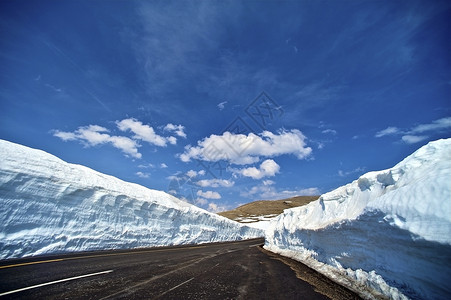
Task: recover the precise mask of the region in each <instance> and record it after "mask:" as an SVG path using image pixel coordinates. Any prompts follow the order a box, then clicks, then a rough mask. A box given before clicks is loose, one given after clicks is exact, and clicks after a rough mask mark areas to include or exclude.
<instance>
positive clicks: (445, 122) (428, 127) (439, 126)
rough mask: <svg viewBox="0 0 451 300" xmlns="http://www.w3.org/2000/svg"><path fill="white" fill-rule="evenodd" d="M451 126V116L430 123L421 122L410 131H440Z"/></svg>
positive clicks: (411, 132) (412, 132) (414, 132)
mask: <svg viewBox="0 0 451 300" xmlns="http://www.w3.org/2000/svg"><path fill="white" fill-rule="evenodd" d="M449 128H451V117H447V118H442V119H438V120H435V121H432V123H429V124H420V125H418V126H415V127H414V128H412V129H411V130H410V131H409V132H408V133H410V134H416V133H423V132H426V131H438V130H443V129H449Z"/></svg>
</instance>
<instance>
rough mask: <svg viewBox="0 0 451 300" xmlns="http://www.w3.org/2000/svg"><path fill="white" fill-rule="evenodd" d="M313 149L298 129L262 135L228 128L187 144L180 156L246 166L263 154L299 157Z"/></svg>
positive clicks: (302, 157) (301, 157) (185, 159)
mask: <svg viewBox="0 0 451 300" xmlns="http://www.w3.org/2000/svg"><path fill="white" fill-rule="evenodd" d="M311 152H312V149H311V148H310V147H307V146H306V137H305V136H304V135H303V134H302V132H301V131H299V130H297V129H292V130H290V131H286V130H281V131H279V132H278V133H277V134H274V133H272V132H270V131H264V132H262V133H261V134H259V135H256V134H254V133H249V134H248V135H245V134H235V133H231V132H228V131H226V132H224V133H223V134H222V135H215V134H212V135H210V136H209V137H206V138H204V139H203V140H201V141H198V142H197V146H191V145H188V146H186V147H185V151H184V153H182V154H180V156H179V157H180V160H181V161H183V162H189V161H191V160H192V159H199V160H203V161H210V162H216V161H219V160H225V161H228V162H229V163H231V164H237V165H246V164H252V163H256V162H258V161H259V160H260V157H275V156H280V155H284V154H292V155H295V156H296V157H297V158H298V159H304V158H306V157H307V156H309V155H310V154H311Z"/></svg>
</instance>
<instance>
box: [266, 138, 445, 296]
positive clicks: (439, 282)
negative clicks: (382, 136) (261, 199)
mask: <svg viewBox="0 0 451 300" xmlns="http://www.w3.org/2000/svg"><path fill="white" fill-rule="evenodd" d="M265 248H266V249H268V250H271V251H273V252H276V253H279V254H282V255H285V256H289V257H292V258H294V259H296V260H299V261H301V262H303V263H305V264H307V265H308V266H310V267H311V268H313V269H316V270H317V271H319V272H321V273H323V274H325V275H327V276H328V277H330V278H332V279H333V280H335V281H337V282H339V283H341V284H343V285H345V286H347V287H349V288H350V289H352V290H354V291H356V292H358V293H359V294H360V295H361V296H363V297H364V298H368V299H375V298H390V299H406V298H411V299H451V285H450V283H451V139H446V140H439V141H435V142H431V143H429V144H428V145H426V146H424V147H422V148H420V149H419V150H417V151H416V152H415V153H413V154H412V155H410V156H408V157H407V158H406V159H404V160H403V161H402V162H400V163H399V164H397V165H396V166H395V167H393V168H391V169H388V170H384V171H379V172H370V173H367V174H365V175H363V176H361V177H360V178H359V179H358V180H355V181H353V182H352V183H350V184H348V185H345V186H342V187H340V188H338V189H336V190H334V191H331V192H329V193H326V194H324V195H322V196H321V197H320V198H319V199H318V200H317V201H314V202H312V203H309V204H308V205H306V206H302V207H298V208H293V209H288V210H285V211H284V213H283V214H281V215H280V216H279V217H277V218H276V219H275V220H273V221H272V223H271V224H270V226H269V228H268V229H267V231H266V243H265Z"/></svg>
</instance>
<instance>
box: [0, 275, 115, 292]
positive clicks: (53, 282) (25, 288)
mask: <svg viewBox="0 0 451 300" xmlns="http://www.w3.org/2000/svg"><path fill="white" fill-rule="evenodd" d="M111 272H113V270H108V271H103V272H97V273H91V274H86V275H80V276H75V277H70V278H65V279H60V280H56V281H50V282H46V283H41V284H36V285H32V286H28V287H24V288H21V289H17V290H13V291H9V292H4V293H1V294H0V297H1V296H6V295H10V294H14V293H18V292H23V291H27V290H31V289H35V288H39V287H43V286H46V285H51V284H56V283H61V282H66V281H71V280H76V279H81V278H85V277H91V276H97V275H102V274H107V273H111Z"/></svg>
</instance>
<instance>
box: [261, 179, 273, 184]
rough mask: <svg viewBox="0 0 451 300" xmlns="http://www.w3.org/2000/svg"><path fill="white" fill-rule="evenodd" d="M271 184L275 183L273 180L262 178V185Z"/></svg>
mask: <svg viewBox="0 0 451 300" xmlns="http://www.w3.org/2000/svg"><path fill="white" fill-rule="evenodd" d="M273 184H275V182H274V181H272V180H270V179H268V180H263V185H273Z"/></svg>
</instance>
